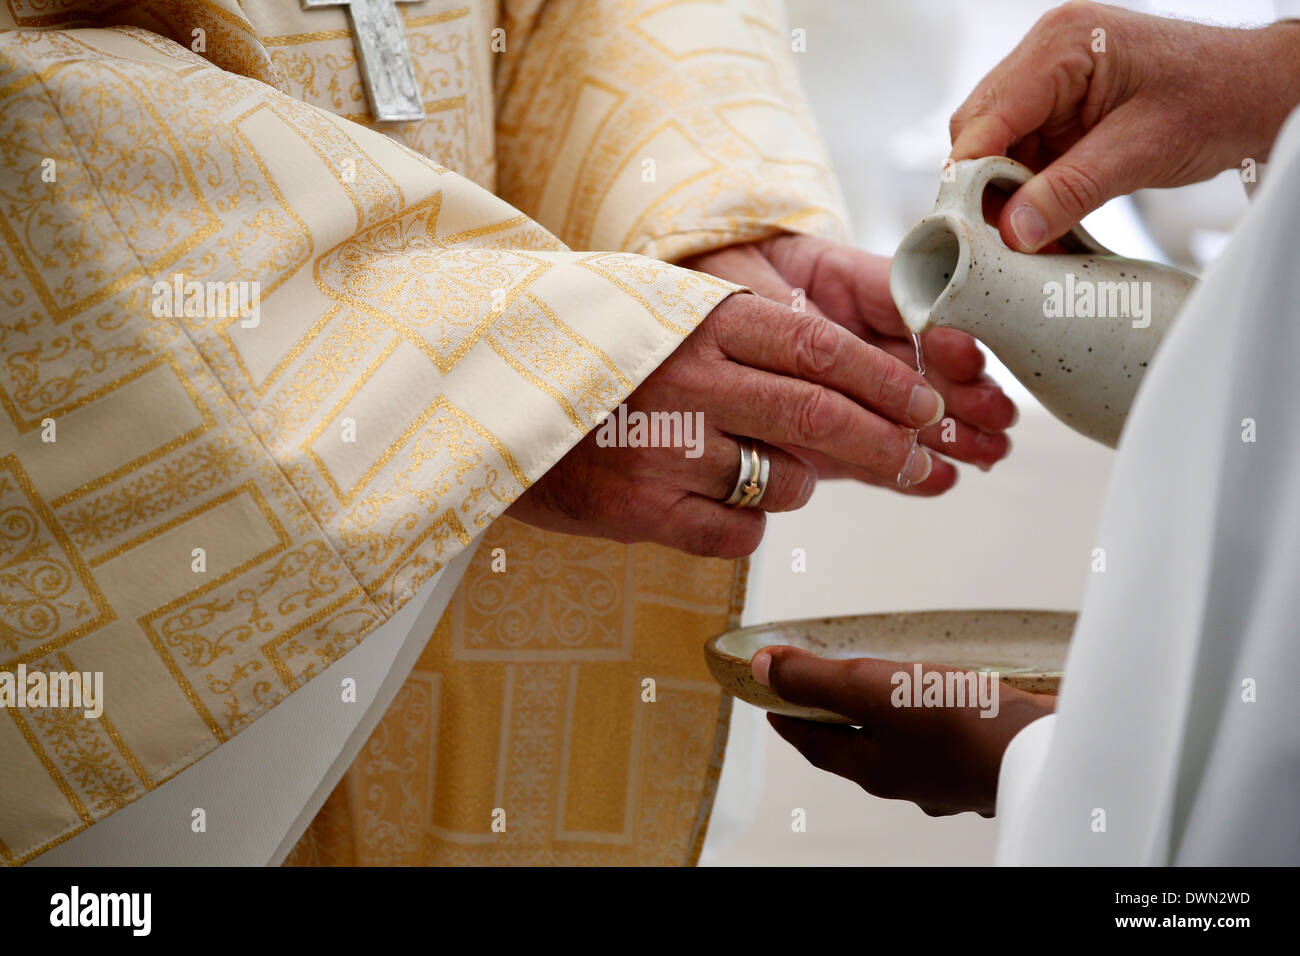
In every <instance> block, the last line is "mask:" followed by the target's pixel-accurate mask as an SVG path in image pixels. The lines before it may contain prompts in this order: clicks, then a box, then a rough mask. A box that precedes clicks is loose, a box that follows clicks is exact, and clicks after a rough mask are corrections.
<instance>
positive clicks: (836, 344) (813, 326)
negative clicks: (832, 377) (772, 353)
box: [793, 315, 844, 379]
mask: <svg viewBox="0 0 1300 956" xmlns="http://www.w3.org/2000/svg"><path fill="white" fill-rule="evenodd" d="M843 342H844V340H843V339H842V338H841V337H840V335H839V332H838V329H836V327H835V326H834V325H833V324H831V323H830V322H828V321H827V320H826V319H822V318H819V317H817V316H813V315H806V316H804V319H803V321H802V322H801V323H800V325H799V327H798V328H797V329H796V332H795V340H794V350H793V355H794V362H795V370H796V374H797V375H798V377H799V378H803V379H819V378H822V377H823V376H825V375H828V374H829V373H830V372H831V370H832V369H834V368H835V365H836V363H837V362H838V361H839V358H840V353H841V351H842V350H843Z"/></svg>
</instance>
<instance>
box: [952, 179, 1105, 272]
mask: <svg viewBox="0 0 1300 956" xmlns="http://www.w3.org/2000/svg"><path fill="white" fill-rule="evenodd" d="M948 169H951V170H952V173H950V174H948V175H949V176H951V178H945V180H944V182H943V185H942V186H940V187H939V199H938V203H937V205H941V206H946V207H948V208H949V209H951V210H952V211H954V212H956V213H957V214H958V215H960V216H962V217H963V218H964V219H965V220H966V221H967V222H968V223H972V224H974V223H980V222H983V221H984V191H985V190H986V189H987V188H988V187H989V186H990V185H993V186H1009V187H1011V190H1014V189H1016V188H1017V187H1019V186H1022V185H1024V184H1025V183H1027V182H1029V180H1030V179H1032V178H1033V176H1034V174H1033V172H1032V171H1031V170H1030V169H1029V167H1027V166H1025V165H1024V164H1022V163H1018V162H1016V161H1015V160H1014V159H1012V158H1010V157H1009V156H984V157H982V158H980V159H963V160H961V161H960V162H958V163H954V164H952V166H950V167H948ZM948 169H945V173H947V172H948ZM1009 194H1010V192H1008V195H1009ZM1071 239H1073V240H1074V241H1073V242H1071ZM1060 241H1061V245H1062V246H1064V247H1065V248H1066V249H1067V250H1068V251H1070V252H1083V253H1094V254H1097V255H1103V256H1113V255H1115V253H1114V252H1112V251H1111V250H1109V249H1107V248H1106V247H1105V246H1103V245H1102V244H1101V243H1100V242H1098V241H1097V240H1096V239H1094V238H1093V237H1092V235H1091V234H1090V233H1089V232H1088V230H1086V229H1084V228H1083V226H1081V225H1076V226H1075V227H1074V228H1073V229H1071V230H1070V231H1069V232H1067V233H1066V234H1065V235H1064V236H1062V237H1061V240H1060Z"/></svg>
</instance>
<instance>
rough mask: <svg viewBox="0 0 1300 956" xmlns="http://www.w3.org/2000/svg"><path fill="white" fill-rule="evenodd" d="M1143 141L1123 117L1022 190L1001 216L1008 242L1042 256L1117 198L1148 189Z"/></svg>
mask: <svg viewBox="0 0 1300 956" xmlns="http://www.w3.org/2000/svg"><path fill="white" fill-rule="evenodd" d="M1141 141H1142V137H1141V134H1140V132H1139V131H1138V130H1137V129H1135V128H1130V124H1129V123H1128V122H1126V117H1123V116H1121V115H1120V114H1119V113H1118V112H1117V113H1115V114H1112V115H1111V116H1110V117H1107V118H1106V119H1105V120H1103V121H1102V122H1101V123H1099V124H1098V125H1097V126H1096V127H1094V128H1093V129H1092V130H1091V131H1089V132H1088V134H1087V135H1085V136H1084V137H1083V138H1082V139H1080V140H1079V141H1078V142H1077V143H1075V144H1074V146H1073V147H1071V148H1070V149H1069V150H1068V151H1067V152H1066V153H1065V154H1064V155H1063V156H1061V157H1060V158H1059V159H1057V160H1056V161H1055V162H1053V163H1052V164H1051V165H1049V166H1048V167H1047V168H1045V169H1043V170H1042V171H1041V172H1040V173H1038V174H1037V175H1036V176H1034V178H1033V179H1031V180H1029V182H1027V183H1025V184H1024V185H1023V186H1021V187H1020V188H1019V189H1018V190H1016V192H1015V193H1014V194H1013V195H1012V196H1011V198H1010V199H1008V200H1007V203H1006V205H1005V206H1003V207H1002V213H1001V214H1000V215H999V216H998V231H999V232H1000V233H1001V234H1002V239H1003V241H1005V242H1006V244H1007V245H1008V246H1010V247H1011V248H1012V249H1017V250H1019V251H1021V252H1037V251H1038V250H1039V249H1041V248H1042V247H1043V246H1045V245H1047V244H1048V243H1049V242H1051V241H1052V240H1054V239H1059V238H1060V237H1061V236H1063V235H1064V234H1065V233H1067V232H1069V231H1070V229H1072V228H1073V227H1074V226H1075V225H1077V224H1078V223H1079V220H1081V219H1083V217H1084V216H1086V215H1088V214H1089V213H1090V212H1093V211H1094V210H1096V209H1099V208H1100V207H1101V206H1103V205H1104V204H1105V203H1106V202H1108V201H1109V200H1111V199H1113V198H1115V197H1116V196H1122V195H1125V194H1126V193H1130V192H1132V191H1133V190H1135V189H1138V188H1140V187H1141V186H1142V185H1143V179H1142V177H1141V175H1140V174H1141V171H1142V167H1143V163H1144V161H1143V159H1142V157H1143V156H1144V155H1145V156H1150V155H1151V153H1150V152H1149V150H1147V149H1145V148H1143V147H1142V146H1141V145H1140V144H1141Z"/></svg>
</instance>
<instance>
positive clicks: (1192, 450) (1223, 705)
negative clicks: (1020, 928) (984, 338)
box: [997, 112, 1300, 865]
mask: <svg viewBox="0 0 1300 956" xmlns="http://www.w3.org/2000/svg"><path fill="white" fill-rule="evenodd" d="M1269 165H1270V169H1269V173H1270V175H1269V176H1267V177H1264V178H1263V180H1262V182H1261V183H1260V188H1259V190H1258V192H1257V193H1256V195H1255V198H1254V201H1253V202H1252V207H1251V210H1250V212H1249V213H1248V214H1247V215H1246V217H1245V218H1244V220H1243V221H1242V223H1241V224H1240V226H1239V227H1238V229H1237V231H1236V233H1235V234H1234V236H1233V238H1232V241H1231V243H1230V244H1229V245H1228V247H1227V249H1226V250H1225V251H1224V253H1223V255H1222V256H1221V257H1220V258H1219V259H1218V260H1217V261H1216V262H1215V263H1214V265H1213V266H1212V267H1211V269H1210V271H1209V272H1208V274H1207V275H1206V276H1205V279H1204V281H1203V282H1202V284H1201V286H1200V287H1199V288H1198V289H1197V290H1196V292H1194V293H1193V295H1192V296H1191V298H1190V299H1189V300H1188V302H1187V304H1186V306H1185V307H1184V310H1183V314H1182V315H1181V317H1180V318H1179V320H1178V323H1177V325H1176V326H1175V327H1174V329H1173V331H1172V332H1171V333H1170V335H1169V338H1168V339H1167V341H1166V342H1165V343H1164V344H1163V346H1162V347H1161V349H1160V351H1159V352H1158V353H1157V356H1156V360H1155V362H1154V363H1153V365H1152V368H1151V370H1150V372H1149V373H1148V375H1147V377H1146V380H1145V381H1144V383H1143V386H1142V389H1141V391H1140V392H1139V395H1138V398H1137V401H1136V403H1135V404H1134V408H1133V412H1132V415H1131V417H1130V420H1129V422H1128V426H1127V429H1126V431H1125V433H1124V435H1123V438H1122V439H1121V442H1120V446H1119V452H1118V454H1117V456H1116V460H1115V466H1114V472H1113V474H1112V477H1111V484H1110V489H1109V492H1108V496H1107V500H1106V506H1105V510H1104V513H1103V518H1102V524H1101V527H1100V531H1099V534H1098V538H1097V541H1096V546H1097V547H1101V548H1104V549H1105V551H1106V564H1107V569H1106V571H1105V573H1098V574H1094V575H1093V576H1092V579H1091V581H1090V582H1089V586H1088V589H1087V593H1086V595H1085V599H1084V604H1083V609H1082V612H1081V614H1080V617H1079V624H1078V628H1077V630H1076V633H1075V637H1074V642H1073V644H1072V646H1071V649H1070V655H1069V659H1068V661H1067V665H1066V671H1065V681H1064V684H1063V687H1062V694H1061V698H1060V702H1059V706H1058V709H1057V714H1056V717H1055V718H1054V719H1051V720H1050V722H1049V721H1048V720H1043V721H1038V722H1036V723H1034V724H1031V725H1030V726H1029V727H1027V728H1026V729H1025V730H1023V731H1022V732H1021V733H1020V735H1018V736H1017V737H1016V739H1015V740H1013V741H1012V744H1011V747H1010V748H1009V749H1008V753H1007V758H1006V759H1005V761H1004V766H1003V768H1002V774H1001V779H1000V783H999V787H1000V792H999V798H998V816H999V832H998V844H997V859H998V862H1000V863H1004V864H1146V865H1165V864H1201V865H1204V864H1247V863H1248V864H1291V865H1295V864H1297V863H1300V695H1298V694H1296V693H1295V688H1294V682H1295V680H1296V675H1297V674H1300V414H1297V410H1296V397H1295V383H1296V381H1297V373H1296V367H1297V362H1300V268H1297V252H1296V250H1297V249H1300V216H1297V212H1298V211H1300V112H1298V113H1297V114H1293V115H1292V117H1291V119H1290V120H1289V121H1288V123H1287V124H1286V126H1284V127H1283V130H1282V132H1281V134H1280V135H1279V137H1278V141H1277V144H1276V146H1275V148H1274V150H1273V153H1272V161H1271V162H1270V164H1269Z"/></svg>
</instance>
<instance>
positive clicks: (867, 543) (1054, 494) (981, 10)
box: [702, 0, 1274, 865]
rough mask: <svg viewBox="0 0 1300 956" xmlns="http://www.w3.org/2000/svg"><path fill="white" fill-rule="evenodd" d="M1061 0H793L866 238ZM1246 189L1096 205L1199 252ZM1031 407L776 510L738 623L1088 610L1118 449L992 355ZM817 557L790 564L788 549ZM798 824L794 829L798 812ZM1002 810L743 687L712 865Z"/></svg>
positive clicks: (1224, 184)
mask: <svg viewBox="0 0 1300 956" xmlns="http://www.w3.org/2000/svg"><path fill="white" fill-rule="evenodd" d="M1123 5H1124V6H1128V7H1130V8H1132V9H1137V10H1144V11H1146V12H1155V13H1160V14H1165V15H1176V16H1182V17H1190V18H1194V19H1198V20H1204V21H1208V22H1213V23H1220V24H1225V25H1257V24H1262V23H1267V22H1269V21H1271V20H1272V19H1274V12H1273V4H1272V2H1270V0H1232V2H1231V3H1228V2H1226V0H1220V2H1219V3H1210V2H1178V3H1128V4H1123ZM1052 6H1055V4H1053V3H1049V2H1043V0H982V2H966V0H786V7H787V15H788V20H789V24H790V26H791V27H802V28H804V29H805V30H806V31H807V46H808V49H807V52H806V53H803V54H799V55H798V56H797V59H798V61H799V65H800V69H801V74H802V77H803V82H804V86H805V89H806V90H807V93H808V96H809V100H810V102H811V103H812V107H813V110H814V112H815V113H816V115H817V119H818V122H819V124H820V126H821V129H822V133H823V136H824V137H825V140H826V144H827V147H828V149H829V150H830V153H831V157H832V160H833V162H834V165H835V168H836V171H837V173H838V174H839V178H840V183H841V185H842V187H843V190H844V195H845V199H846V202H847V204H848V208H849V212H850V215H851V217H852V220H853V226H854V231H855V236H856V240H857V243H858V244H859V245H860V246H861V247H863V248H865V249H868V250H871V251H873V252H879V253H884V254H889V253H892V251H893V249H894V247H895V246H896V245H897V243H898V241H899V240H900V239H901V238H902V236H903V234H904V233H905V232H906V231H907V230H908V229H909V228H910V227H911V226H912V225H914V224H915V222H916V221H917V220H918V219H920V218H921V217H922V216H923V215H925V214H926V213H927V212H929V210H930V208H931V206H932V205H933V203H934V197H935V193H936V192H937V189H938V185H939V171H940V169H941V167H942V165H943V161H944V158H945V157H946V156H947V155H948V148H949V145H950V144H949V141H948V117H949V116H950V115H951V113H952V112H953V110H955V109H956V108H957V107H958V106H959V105H960V104H961V102H962V101H963V100H964V99H965V98H966V95H967V94H968V93H969V92H970V90H971V89H973V88H974V86H975V84H976V83H977V82H978V81H979V80H980V79H981V78H982V77H983V76H984V74H985V73H987V72H988V70H990V69H991V68H992V67H993V66H994V65H995V64H996V63H997V62H998V61H999V60H1001V59H1002V57H1003V56H1005V55H1006V54H1007V53H1009V52H1010V51H1011V49H1012V48H1013V47H1014V46H1015V45H1016V43H1018V42H1019V40H1020V39H1021V38H1022V37H1023V36H1024V35H1025V33H1027V32H1028V30H1029V29H1030V27H1031V26H1032V25H1033V23H1034V21H1035V20H1037V19H1038V17H1039V16H1041V15H1042V14H1043V13H1044V12H1045V11H1046V10H1048V9H1050V8H1051V7H1052ZM1245 205H1246V200H1245V195H1244V192H1243V190H1242V186H1241V182H1240V179H1239V177H1238V176H1237V175H1236V174H1235V173H1233V172H1228V173H1225V174H1224V175H1222V176H1220V177H1218V178H1217V179H1215V180H1212V181H1210V182H1208V183H1203V184H1199V185H1197V186H1191V187H1186V188H1184V189H1178V190H1163V191H1149V192H1146V193H1142V194H1139V195H1138V196H1136V197H1134V198H1131V199H1122V200H1116V201H1114V202H1112V203H1110V204H1108V205H1107V207H1106V208H1104V209H1102V210H1100V211H1099V212H1097V213H1096V214H1094V215H1093V216H1090V217H1089V218H1088V219H1087V220H1085V225H1086V226H1087V227H1088V229H1089V231H1091V232H1092V234H1093V235H1094V236H1096V237H1097V238H1098V239H1099V240H1100V241H1101V242H1102V243H1103V244H1105V245H1107V246H1109V247H1110V248H1112V249H1114V250H1115V251H1116V252H1118V253H1120V254H1123V255H1132V256H1138V257H1142V258H1149V259H1160V260H1163V261H1168V262H1173V263H1175V264H1177V265H1179V266H1181V267H1182V268H1185V269H1188V270H1189V271H1192V272H1200V271H1202V269H1203V268H1204V266H1205V264H1206V263H1207V262H1208V261H1209V260H1210V259H1211V258H1212V257H1213V256H1214V255H1215V254H1217V252H1218V251H1219V250H1220V249H1221V248H1222V246H1223V244H1224V242H1225V241H1226V236H1227V233H1228V232H1229V231H1230V230H1231V228H1232V225H1233V223H1234V221H1235V220H1236V218H1237V217H1238V216H1239V215H1240V213H1241V212H1242V210H1244V208H1245ZM990 371H991V372H992V373H993V374H994V375H995V376H996V377H998V379H999V381H1000V382H1001V383H1002V384H1003V386H1004V388H1006V389H1007V391H1008V392H1009V393H1010V394H1011V395H1012V397H1013V398H1014V399H1015V400H1016V401H1017V403H1018V404H1019V405H1020V407H1021V420H1020V422H1019V423H1018V424H1017V425H1016V426H1015V427H1014V428H1013V429H1012V431H1011V435H1012V439H1013V443H1014V449H1013V451H1012V453H1011V455H1010V457H1009V458H1008V460H1006V461H1004V462H1003V463H1001V464H1000V465H998V466H997V467H995V468H994V469H993V470H992V471H991V472H989V473H987V474H985V473H982V472H980V471H978V470H977V469H973V468H969V467H963V469H962V475H961V479H960V481H959V482H958V485H957V487H956V488H954V489H953V490H952V491H951V492H949V493H948V494H947V495H944V496H943V497H942V498H940V499H935V500H913V499H907V498H904V497H902V496H900V495H895V494H892V493H890V492H886V491H881V490H876V489H871V488H864V487H860V486H857V485H853V484H850V483H843V482H826V483H823V484H822V485H820V486H819V487H818V489H817V491H816V493H815V494H814V497H813V499H812V502H811V503H810V504H809V505H808V507H806V508H804V509H803V510H802V511H799V512H797V513H794V514H788V515H779V516H777V517H775V518H773V519H771V520H770V522H769V525H768V528H769V530H768V533H767V537H766V539H765V541H764V543H763V546H762V548H761V550H760V552H759V555H758V556H757V558H756V562H755V567H754V571H753V574H752V575H751V578H750V587H751V590H750V602H749V605H748V607H747V610H746V623H751V622H756V621H762V620H779V619H785V618H798V617H813V616H821V615H829V614H850V613H860V612H871V611H897V610H920V609H927V608H975V607H990V608H992V607H1026V608H1049V609H1064V610H1077V609H1078V608H1079V606H1080V603H1081V600H1082V596H1083V589H1084V585H1085V584H1086V581H1087V576H1088V573H1089V572H1088V562H1089V558H1090V554H1091V550H1092V548H1093V547H1094V541H1093V537H1092V536H1093V532H1094V530H1095V528H1096V525H1097V521H1098V518H1099V515H1100V510H1101V504H1102V500H1103V497H1104V494H1105V490H1106V480H1107V475H1108V472H1109V467H1110V460H1111V452H1110V451H1109V449H1106V448H1104V447H1102V446H1100V445H1098V444H1096V443H1094V442H1092V441H1090V440H1088V439H1086V438H1082V437H1080V436H1078V435H1075V434H1074V433H1073V432H1071V431H1070V430H1068V429H1067V428H1066V427H1065V426H1063V425H1061V424H1060V423H1058V422H1057V421H1056V420H1055V419H1054V418H1052V417H1050V416H1049V415H1048V414H1047V412H1046V411H1045V410H1043V409H1042V407H1041V406H1039V405H1038V404H1037V403H1036V402H1034V401H1033V399H1032V398H1030V396H1029V395H1028V393H1027V392H1026V391H1025V390H1024V389H1023V388H1021V387H1020V385H1019V384H1018V383H1017V382H1015V380H1014V379H1012V378H1011V377H1010V375H1009V374H1008V373H1006V371H1005V370H1004V369H1001V368H1000V366H998V365H997V363H996V362H990ZM796 547H798V548H803V549H804V550H805V551H806V553H807V571H806V572H804V573H795V572H793V571H792V570H791V551H792V549H794V548H796ZM796 808H798V809H802V810H804V811H805V813H806V815H807V832H804V833H793V832H792V831H791V813H792V811H793V810H795V809H796ZM993 833H994V824H993V821H990V820H983V819H980V818H979V817H976V816H975V815H973V814H962V815H960V816H957V817H948V818H944V819H938V820H936V819H931V818H930V817H927V816H925V815H924V814H923V813H922V812H921V811H920V810H918V809H917V808H915V807H914V806H912V805H911V804H905V803H900V802H897V801H885V800H880V799H877V798H875V797H871V796H868V795H867V794H865V793H864V792H863V791H861V790H860V789H859V788H858V787H857V786H856V785H854V784H851V783H849V782H847V781H844V780H841V779H840V778H838V777H833V776H831V775H829V774H825V773H822V772H821V771H818V770H816V769H815V768H813V767H811V766H810V765H808V764H807V763H805V762H804V760H803V758H802V757H800V756H799V755H798V754H797V753H796V752H795V751H794V750H793V749H792V748H790V747H789V746H788V745H787V744H786V743H785V742H784V741H782V740H781V739H780V738H779V737H777V736H776V734H775V733H774V732H773V731H772V730H771V729H770V728H769V727H768V726H767V723H766V722H765V721H764V720H763V719H762V717H761V715H759V714H758V713H757V712H756V711H754V710H753V709H752V708H749V707H747V706H746V705H744V704H741V703H739V702H737V704H736V712H735V716H734V718H733V731H732V739H731V741H730V743H729V746H728V761H727V764H726V767H725V769H724V776H723V784H722V793H721V794H720V798H719V803H718V807H717V809H716V810H715V814H714V820H713V824H712V826H711V827H710V833H709V839H708V842H707V844H706V849H705V854H704V858H703V860H702V862H703V863H704V864H706V865H805V864H807V865H828V864H903V865H906V864H983V863H989V862H991V861H992V850H993Z"/></svg>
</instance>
